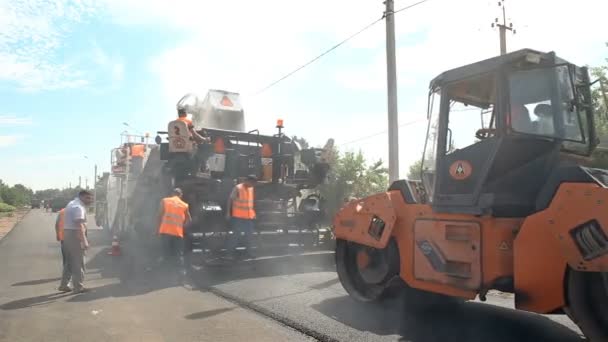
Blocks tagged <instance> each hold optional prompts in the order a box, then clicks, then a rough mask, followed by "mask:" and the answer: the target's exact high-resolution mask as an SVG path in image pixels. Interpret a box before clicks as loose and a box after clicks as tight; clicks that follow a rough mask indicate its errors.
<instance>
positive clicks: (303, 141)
mask: <svg viewBox="0 0 608 342" xmlns="http://www.w3.org/2000/svg"><path fill="white" fill-rule="evenodd" d="M291 140H293V141H295V142H297V143H298V144H300V147H301V148H302V149H307V148H309V147H310V144H309V143H308V141H307V140H306V139H304V138H301V137H300V138H298V136H296V135H294V136H293V137H292V138H291Z"/></svg>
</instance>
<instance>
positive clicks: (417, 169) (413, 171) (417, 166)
mask: <svg viewBox="0 0 608 342" xmlns="http://www.w3.org/2000/svg"><path fill="white" fill-rule="evenodd" d="M420 174H422V160H418V161H416V162H414V163H413V164H412V165H410V169H409V171H408V173H407V179H411V180H420Z"/></svg>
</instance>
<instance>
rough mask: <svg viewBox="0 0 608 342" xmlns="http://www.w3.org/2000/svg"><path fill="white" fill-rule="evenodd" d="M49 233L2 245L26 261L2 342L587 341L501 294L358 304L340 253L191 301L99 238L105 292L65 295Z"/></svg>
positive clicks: (303, 258)
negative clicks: (438, 306) (415, 308)
mask: <svg viewBox="0 0 608 342" xmlns="http://www.w3.org/2000/svg"><path fill="white" fill-rule="evenodd" d="M50 223H51V218H50V217H45V216H44V214H41V213H34V214H31V215H30V216H28V217H27V218H26V220H25V221H24V222H23V224H22V225H21V226H19V227H18V228H17V229H16V230H15V231H14V232H13V233H11V234H10V235H9V236H8V238H7V239H6V240H5V241H4V242H0V260H6V259H7V258H9V257H10V258H11V260H13V259H16V257H17V256H20V258H18V260H19V261H17V262H11V263H2V264H0V274H3V275H4V274H6V275H7V276H6V277H3V278H2V279H0V340H3V339H4V340H7V341H9V340H10V341H20V339H18V338H16V337H19V336H21V337H23V338H22V339H21V340H43V339H42V337H43V336H44V337H47V339H48V340H65V338H62V337H64V336H66V333H65V332H64V331H65V330H64V329H65V328H64V326H68V327H69V328H67V329H68V334H67V336H69V337H70V338H71V339H72V340H78V341H80V340H82V336H83V334H84V336H85V337H87V339H86V340H99V341H105V340H121V341H122V340H124V341H138V340H141V341H156V340H159V341H162V340H166V341H182V340H184V341H190V340H215V341H230V340H239V339H242V340H256V339H257V340H273V341H285V340H290V341H298V340H305V339H306V338H307V336H312V337H315V338H317V339H319V340H324V341H412V342H426V341H429V342H434V341H442V342H443V341H468V342H477V341H479V342H482V341H483V342H486V341H496V342H506V341H534V342H540V341H557V342H581V341H583V339H582V338H581V337H580V335H579V331H578V329H576V327H575V326H574V325H573V324H572V322H571V321H569V320H568V319H567V318H565V317H563V316H547V317H544V316H540V315H534V314H529V313H524V312H518V311H514V310H511V309H507V307H510V305H511V301H510V298H508V297H504V296H502V295H493V296H490V297H489V302H490V303H491V304H490V305H488V304H480V303H466V304H464V305H463V306H461V307H459V308H457V309H455V310H454V311H451V312H438V313H433V314H432V315H427V316H412V315H409V314H407V313H406V312H405V310H403V307H404V304H403V303H402V302H400V301H399V300H393V301H391V302H388V303H384V304H382V305H379V304H367V305H364V304H360V303H356V302H354V301H353V300H351V299H350V298H349V297H348V296H347V295H346V293H345V292H344V290H343V289H342V286H341V285H340V283H339V281H338V279H337V277H336V273H335V266H334V264H333V254H332V253H311V254H303V255H288V256H279V257H276V256H275V257H262V258H260V259H258V260H255V261H245V262H242V263H239V264H236V265H232V266H222V267H219V266H207V267H203V268H201V269H199V270H198V271H197V272H196V274H195V283H196V285H198V287H199V288H201V289H204V290H196V291H188V290H186V289H185V288H183V287H181V286H178V285H176V283H175V279H174V276H173V275H172V274H168V273H163V272H161V271H159V270H157V269H156V268H155V265H154V264H153V263H152V262H150V261H148V259H146V258H136V257H133V256H129V255H125V256H123V257H121V258H120V259H119V260H120V262H119V265H120V267H117V266H116V264H115V263H114V262H116V260H115V259H112V258H110V257H108V256H107V255H105V253H100V252H99V251H100V250H102V246H103V245H104V244H107V241H102V239H100V236H97V237H96V239H95V240H94V241H95V242H97V243H98V244H99V246H95V247H94V248H93V251H94V252H95V251H97V253H96V254H95V253H93V254H95V255H94V256H93V257H92V258H91V260H90V261H89V262H88V278H89V285H90V286H92V287H96V291H95V292H93V293H90V294H84V295H79V296H73V295H57V293H56V291H54V287H55V286H56V285H57V280H56V279H53V278H55V277H56V274H58V272H59V269H58V268H59V265H58V263H59V259H58V255H57V253H58V251H57V250H56V244H55V243H53V242H52V238H53V234H52V231H51V230H50V228H49V227H50ZM30 239H31V240H32V241H30ZM150 269H151V270H150ZM218 296H219V297H223V299H219V298H218ZM254 311H255V312H257V314H254V313H252V312H254ZM281 323H283V324H285V325H288V326H291V327H294V328H295V329H297V330H298V331H299V332H300V333H301V334H300V333H299V332H296V331H294V330H291V329H288V328H287V327H285V326H284V325H281ZM66 324H67V325H66ZM43 331H44V332H43ZM91 337H94V338H92V339H91ZM209 337H213V338H209Z"/></svg>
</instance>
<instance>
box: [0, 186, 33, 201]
mask: <svg viewBox="0 0 608 342" xmlns="http://www.w3.org/2000/svg"><path fill="white" fill-rule="evenodd" d="M32 196H33V191H32V190H31V189H29V188H27V187H25V186H24V185H23V184H16V185H14V186H12V187H11V186H8V184H5V183H4V182H2V181H0V199H1V202H2V203H6V204H8V205H10V206H14V207H21V206H25V205H29V204H30V202H31V200H32Z"/></svg>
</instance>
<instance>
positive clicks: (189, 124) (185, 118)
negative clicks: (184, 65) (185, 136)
mask: <svg viewBox="0 0 608 342" xmlns="http://www.w3.org/2000/svg"><path fill="white" fill-rule="evenodd" d="M177 120H179V121H183V122H185V123H186V126H188V128H190V127H194V124H193V123H192V120H190V119H188V118H187V117H178V118H177Z"/></svg>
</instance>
